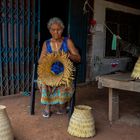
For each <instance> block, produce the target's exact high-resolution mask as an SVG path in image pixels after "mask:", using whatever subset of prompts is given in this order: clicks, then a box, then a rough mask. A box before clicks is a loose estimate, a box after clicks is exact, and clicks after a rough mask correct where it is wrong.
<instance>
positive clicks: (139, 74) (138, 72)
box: [131, 57, 140, 79]
mask: <svg viewBox="0 0 140 140" xmlns="http://www.w3.org/2000/svg"><path fill="white" fill-rule="evenodd" d="M131 77H133V78H135V79H140V57H139V58H138V60H137V62H136V64H135V66H134V69H133V72H132V75H131Z"/></svg>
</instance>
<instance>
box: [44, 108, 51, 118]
mask: <svg viewBox="0 0 140 140" xmlns="http://www.w3.org/2000/svg"><path fill="white" fill-rule="evenodd" d="M42 116H43V117H44V118H49V117H50V112H48V111H45V110H43V115H42Z"/></svg>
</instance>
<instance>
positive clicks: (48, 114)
mask: <svg viewBox="0 0 140 140" xmlns="http://www.w3.org/2000/svg"><path fill="white" fill-rule="evenodd" d="M50 115H51V112H50V105H46V106H45V108H44V110H43V117H45V118H49V117H50Z"/></svg>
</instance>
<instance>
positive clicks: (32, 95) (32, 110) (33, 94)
mask: <svg viewBox="0 0 140 140" xmlns="http://www.w3.org/2000/svg"><path fill="white" fill-rule="evenodd" d="M30 114H31V115H34V114H35V83H33V87H32V91H31V105H30Z"/></svg>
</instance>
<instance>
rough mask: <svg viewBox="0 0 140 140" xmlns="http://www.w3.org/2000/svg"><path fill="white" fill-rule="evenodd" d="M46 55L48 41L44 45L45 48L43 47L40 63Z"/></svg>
mask: <svg viewBox="0 0 140 140" xmlns="http://www.w3.org/2000/svg"><path fill="white" fill-rule="evenodd" d="M45 55H46V41H45V42H44V43H43V46H42V51H41V54H40V58H39V60H38V63H41V61H42V58H43V57H44V56H45Z"/></svg>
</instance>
